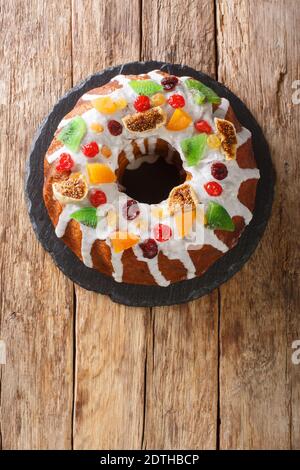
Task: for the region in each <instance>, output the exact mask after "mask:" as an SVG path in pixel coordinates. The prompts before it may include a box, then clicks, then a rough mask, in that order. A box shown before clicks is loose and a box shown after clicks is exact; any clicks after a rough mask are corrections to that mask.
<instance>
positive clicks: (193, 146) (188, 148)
mask: <svg viewBox="0 0 300 470" xmlns="http://www.w3.org/2000/svg"><path fill="white" fill-rule="evenodd" d="M206 141H207V135H206V134H198V135H194V136H193V137H188V138H187V139H184V140H182V141H181V143H180V146H181V149H182V151H183V153H184V156H185V158H186V161H187V163H188V166H195V165H197V163H199V162H200V160H201V159H202V158H203V155H204V150H205V148H206Z"/></svg>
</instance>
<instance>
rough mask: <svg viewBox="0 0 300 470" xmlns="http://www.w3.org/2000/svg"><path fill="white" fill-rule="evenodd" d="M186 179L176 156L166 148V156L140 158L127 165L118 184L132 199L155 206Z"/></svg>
mask: <svg viewBox="0 0 300 470" xmlns="http://www.w3.org/2000/svg"><path fill="white" fill-rule="evenodd" d="M185 179H186V172H185V171H184V169H183V167H182V161H181V158H180V156H179V153H178V152H177V151H176V150H175V149H171V150H170V148H169V149H168V152H166V153H165V152H161V151H160V152H158V153H156V154H145V155H140V156H139V157H138V158H136V160H134V161H132V162H130V163H129V164H128V165H127V167H126V168H125V170H124V172H123V174H122V177H121V180H120V181H119V183H121V186H122V187H123V190H124V192H126V194H127V196H129V197H131V198H132V199H135V200H136V201H138V202H144V203H146V204H158V203H159V202H161V201H163V200H165V199H167V198H168V196H169V193H170V191H171V190H172V189H173V188H174V187H175V186H178V185H179V184H181V183H183V182H184V181H185Z"/></svg>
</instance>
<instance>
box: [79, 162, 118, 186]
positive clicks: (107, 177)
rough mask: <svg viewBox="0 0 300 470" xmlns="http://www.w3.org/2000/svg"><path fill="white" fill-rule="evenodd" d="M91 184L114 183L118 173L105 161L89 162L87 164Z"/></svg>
mask: <svg viewBox="0 0 300 470" xmlns="http://www.w3.org/2000/svg"><path fill="white" fill-rule="evenodd" d="M86 168H87V172H88V175H89V180H90V183H91V184H102V183H114V182H115V181H116V175H115V174H114V172H113V171H112V170H111V169H110V167H109V166H107V165H105V164H104V163H88V164H87V165H86Z"/></svg>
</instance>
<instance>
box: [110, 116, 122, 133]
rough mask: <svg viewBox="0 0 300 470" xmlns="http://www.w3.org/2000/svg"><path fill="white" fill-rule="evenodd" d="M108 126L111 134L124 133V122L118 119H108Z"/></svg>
mask: <svg viewBox="0 0 300 470" xmlns="http://www.w3.org/2000/svg"><path fill="white" fill-rule="evenodd" d="M107 127H108V130H109V132H110V133H111V135H114V136H117V135H120V134H122V131H123V127H122V124H120V123H119V122H118V121H115V120H114V119H112V120H111V121H108V123H107Z"/></svg>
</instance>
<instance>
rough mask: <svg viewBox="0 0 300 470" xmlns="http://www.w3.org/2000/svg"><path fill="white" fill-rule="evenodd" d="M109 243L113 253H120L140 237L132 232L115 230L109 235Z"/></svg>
mask: <svg viewBox="0 0 300 470" xmlns="http://www.w3.org/2000/svg"><path fill="white" fill-rule="evenodd" d="M110 239H111V245H112V247H113V250H114V252H115V253H121V252H122V251H124V250H128V248H131V247H132V246H134V245H136V244H137V243H138V242H139V240H140V237H138V236H137V235H135V234H134V233H129V232H123V231H117V232H114V233H112V234H111V235H110Z"/></svg>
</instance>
